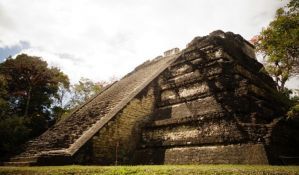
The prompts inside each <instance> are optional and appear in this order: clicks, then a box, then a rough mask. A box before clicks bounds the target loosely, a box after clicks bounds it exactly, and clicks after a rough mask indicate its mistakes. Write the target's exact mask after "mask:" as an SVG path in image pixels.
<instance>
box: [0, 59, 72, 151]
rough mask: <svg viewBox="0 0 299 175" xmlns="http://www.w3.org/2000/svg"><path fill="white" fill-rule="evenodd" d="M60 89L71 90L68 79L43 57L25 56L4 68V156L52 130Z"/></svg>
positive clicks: (0, 69)
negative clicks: (49, 129) (50, 127)
mask: <svg viewBox="0 0 299 175" xmlns="http://www.w3.org/2000/svg"><path fill="white" fill-rule="evenodd" d="M60 88H65V89H68V88H69V79H68V77H67V76H66V75H65V74H63V73H62V72H61V71H60V70H59V69H58V68H55V67H51V68H49V67H48V64H47V62H46V61H42V60H41V58H39V57H34V56H28V55H26V54H21V55H18V56H17V57H16V58H15V59H13V58H8V59H7V60H6V61H4V62H3V63H1V64H0V122H1V126H0V127H1V131H0V134H1V136H2V138H4V139H2V140H1V145H0V153H6V152H7V151H9V150H13V148H15V147H17V146H18V144H20V143H22V142H24V141H26V140H28V139H30V138H32V137H35V136H38V135H40V134H41V133H42V132H44V131H45V130H46V129H47V128H48V126H49V124H50V121H52V120H53V119H54V118H55V117H56V115H55V113H54V112H53V111H54V110H53V109H54V108H55V109H57V108H59V106H57V105H55V104H54V101H55V100H56V99H59V98H61V97H60V94H59V89H60Z"/></svg>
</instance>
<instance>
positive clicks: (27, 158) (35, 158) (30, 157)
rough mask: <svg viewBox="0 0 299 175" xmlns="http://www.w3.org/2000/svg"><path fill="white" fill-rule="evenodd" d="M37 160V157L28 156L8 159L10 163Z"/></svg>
mask: <svg viewBox="0 0 299 175" xmlns="http://www.w3.org/2000/svg"><path fill="white" fill-rule="evenodd" d="M37 158H38V157H37V156H28V157H27V156H26V157H23V156H18V157H13V158H10V159H9V160H10V161H11V162H26V161H36V160H37Z"/></svg>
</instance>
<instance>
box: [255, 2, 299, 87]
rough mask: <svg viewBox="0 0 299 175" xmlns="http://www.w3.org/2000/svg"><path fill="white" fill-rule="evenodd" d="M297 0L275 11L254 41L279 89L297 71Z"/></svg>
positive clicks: (298, 15) (298, 5) (298, 42)
mask: <svg viewBox="0 0 299 175" xmlns="http://www.w3.org/2000/svg"><path fill="white" fill-rule="evenodd" d="M298 12H299V0H292V1H290V2H289V4H288V5H287V6H286V7H284V8H280V9H278V10H277V11H276V16H275V19H274V20H273V21H272V22H271V23H270V24H269V26H268V27H267V28H265V29H263V30H262V32H261V34H260V35H259V37H258V41H257V43H256V47H257V50H258V51H259V52H260V53H262V54H263V55H264V58H265V61H266V69H267V71H268V72H269V73H270V74H271V75H272V76H273V77H274V79H275V81H276V83H277V87H278V90H279V91H284V90H285V83H286V81H287V80H289V78H290V77H292V76H295V75H298V73H299V58H298V55H299V13H298Z"/></svg>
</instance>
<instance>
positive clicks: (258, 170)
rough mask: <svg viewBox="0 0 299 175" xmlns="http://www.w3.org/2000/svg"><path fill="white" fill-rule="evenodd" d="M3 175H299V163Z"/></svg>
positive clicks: (10, 170)
mask: <svg viewBox="0 0 299 175" xmlns="http://www.w3.org/2000/svg"><path fill="white" fill-rule="evenodd" d="M0 174H1V175H3V174H15V175H46V174H47V175H48V174H51V175H87V174H103V175H158V174H159V175H160V174H161V175H200V174H207V175H217V174H219V175H223V174H224V175H226V174H228V175H234V174H237V175H239V174H242V175H245V174H251V175H255V174H258V175H259V174H260V175H266V174H275V175H282V174H298V175H299V166H259V165H254V166H251V165H153V166H149V165H147V166H78V165H72V166H40V167H0Z"/></svg>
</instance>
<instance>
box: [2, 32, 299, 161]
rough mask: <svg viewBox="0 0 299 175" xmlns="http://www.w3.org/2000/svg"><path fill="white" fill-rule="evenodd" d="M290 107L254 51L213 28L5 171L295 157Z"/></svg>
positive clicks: (151, 64) (83, 109)
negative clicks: (288, 123) (287, 110)
mask: <svg viewBox="0 0 299 175" xmlns="http://www.w3.org/2000/svg"><path fill="white" fill-rule="evenodd" d="M284 110H285V109H284V104H283V103H282V102H281V100H280V99H278V98H277V91H276V89H275V83H274V82H273V80H272V78H271V77H269V76H268V75H267V73H265V71H264V68H263V65H262V64H260V63H259V62H258V61H257V60H256V58H255V53H254V48H253V46H252V45H251V44H250V43H249V42H247V41H246V40H244V39H243V38H242V37H241V36H240V35H236V34H233V33H231V32H227V33H225V32H222V31H215V32H212V33H211V34H210V35H208V36H204V37H196V38H195V39H193V41H191V42H190V43H189V44H188V45H187V47H186V49H184V50H182V51H179V50H178V49H172V50H169V51H167V52H165V53H164V56H159V57H157V58H155V59H154V60H152V61H147V62H145V63H143V64H142V65H140V66H138V67H136V68H135V70H134V71H132V72H131V73H129V74H127V75H126V76H125V77H123V78H122V79H121V80H119V81H117V82H115V83H113V84H111V85H110V86H108V87H106V88H105V89H104V90H103V91H102V92H100V93H99V94H97V95H96V96H94V97H93V98H91V99H90V100H88V101H87V102H86V103H85V104H83V105H82V106H80V107H78V108H77V109H76V110H74V111H73V112H72V113H71V114H70V116H69V117H68V118H67V119H66V120H64V121H63V122H60V123H58V124H56V125H55V126H53V127H52V128H50V129H49V130H48V131H46V132H45V133H44V134H42V135H41V136H39V137H37V138H36V139H34V140H32V141H29V142H28V143H26V144H25V145H24V151H23V152H22V153H21V154H19V155H16V156H15V157H12V158H11V159H10V160H9V161H8V162H6V165H57V164H105V165H110V164H190V163H194V164H198V163H239V164H273V163H274V164H279V163H281V161H282V156H289V155H294V154H295V153H297V152H296V149H295V148H294V149H293V147H291V146H290V142H292V135H291V134H289V133H290V132H289V131H290V130H289V129H288V128H287V127H286V125H285V124H283V119H282V114H283V111H284ZM278 131H279V132H278ZM285 135H287V136H288V137H286V136H285Z"/></svg>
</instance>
